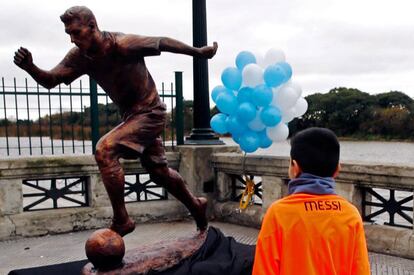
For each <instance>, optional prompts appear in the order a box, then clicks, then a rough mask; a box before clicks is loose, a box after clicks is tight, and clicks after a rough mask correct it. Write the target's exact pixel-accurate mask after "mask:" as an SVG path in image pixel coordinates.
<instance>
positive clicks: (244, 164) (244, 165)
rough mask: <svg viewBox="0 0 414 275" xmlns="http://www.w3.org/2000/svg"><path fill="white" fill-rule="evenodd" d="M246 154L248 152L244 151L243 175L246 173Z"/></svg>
mask: <svg viewBox="0 0 414 275" xmlns="http://www.w3.org/2000/svg"><path fill="white" fill-rule="evenodd" d="M246 155H247V153H246V152H244V155H243V159H242V175H245V167H246ZM246 178H247V176H246Z"/></svg>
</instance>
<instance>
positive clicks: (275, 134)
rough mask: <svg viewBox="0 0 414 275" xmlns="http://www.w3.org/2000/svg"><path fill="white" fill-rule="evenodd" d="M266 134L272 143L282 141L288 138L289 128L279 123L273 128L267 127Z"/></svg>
mask: <svg viewBox="0 0 414 275" xmlns="http://www.w3.org/2000/svg"><path fill="white" fill-rule="evenodd" d="M266 134H267V136H268V137H269V138H270V139H271V140H273V141H274V142H279V141H283V140H286V139H287V137H288V136H289V128H288V127H287V125H286V124H285V123H283V122H281V123H279V124H278V125H276V126H275V127H268V128H267V129H266Z"/></svg>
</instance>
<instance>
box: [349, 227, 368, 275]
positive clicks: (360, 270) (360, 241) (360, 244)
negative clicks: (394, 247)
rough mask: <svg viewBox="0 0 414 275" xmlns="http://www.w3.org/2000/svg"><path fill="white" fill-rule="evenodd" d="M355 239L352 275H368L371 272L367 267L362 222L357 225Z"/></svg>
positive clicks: (366, 251) (366, 252) (366, 250)
mask: <svg viewBox="0 0 414 275" xmlns="http://www.w3.org/2000/svg"><path fill="white" fill-rule="evenodd" d="M356 238H357V239H356V246H355V251H354V261H353V265H352V274H355V275H369V274H371V270H370V266H369V258H368V249H367V242H366V240H365V232H364V226H363V224H362V220H361V221H360V222H359V223H358V228H357V235H356Z"/></svg>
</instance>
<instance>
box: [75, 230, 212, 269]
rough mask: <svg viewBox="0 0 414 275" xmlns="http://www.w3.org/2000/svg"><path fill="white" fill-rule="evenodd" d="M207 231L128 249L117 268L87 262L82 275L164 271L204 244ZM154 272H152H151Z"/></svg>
mask: <svg viewBox="0 0 414 275" xmlns="http://www.w3.org/2000/svg"><path fill="white" fill-rule="evenodd" d="M206 236H207V231H204V232H202V233H200V232H198V233H197V234H195V235H193V236H190V237H183V238H179V239H175V240H170V241H162V242H158V243H155V244H151V245H145V246H142V247H140V248H136V249H133V250H128V251H127V252H126V253H125V256H124V258H123V261H122V265H120V266H119V267H117V268H115V269H110V270H100V269H95V268H94V266H93V264H92V263H88V264H86V265H85V266H84V267H83V269H82V273H81V274H82V275H98V274H99V275H115V274H122V275H128V274H131V275H132V274H134V275H139V274H148V273H149V272H162V271H164V270H167V269H169V268H171V267H173V266H175V265H177V264H179V263H180V262H181V261H183V260H184V259H186V258H188V257H190V256H191V255H193V254H194V253H195V252H196V251H197V250H198V249H200V247H201V246H202V245H203V244H204V242H205V240H206ZM151 274H152V273H151Z"/></svg>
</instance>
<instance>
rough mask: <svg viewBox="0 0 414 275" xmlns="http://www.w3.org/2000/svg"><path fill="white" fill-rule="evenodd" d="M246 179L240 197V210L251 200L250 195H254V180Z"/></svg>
mask: <svg viewBox="0 0 414 275" xmlns="http://www.w3.org/2000/svg"><path fill="white" fill-rule="evenodd" d="M245 179H246V188H245V189H244V191H243V193H242V196H241V198H240V210H244V209H246V208H247V206H248V205H249V204H250V203H251V202H252V197H253V195H254V181H253V180H252V179H249V178H247V176H245Z"/></svg>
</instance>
